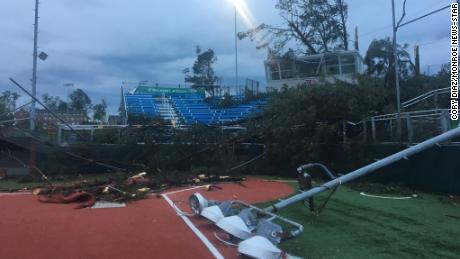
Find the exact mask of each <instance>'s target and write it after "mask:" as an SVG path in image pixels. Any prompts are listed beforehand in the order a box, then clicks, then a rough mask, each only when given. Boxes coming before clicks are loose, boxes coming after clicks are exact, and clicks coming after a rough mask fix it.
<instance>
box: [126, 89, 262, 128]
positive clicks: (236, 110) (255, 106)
mask: <svg viewBox="0 0 460 259" xmlns="http://www.w3.org/2000/svg"><path fill="white" fill-rule="evenodd" d="M144 89H145V87H144ZM180 90H181V91H178V90H177V91H174V90H171V89H170V90H169V93H164V91H163V92H162V93H161V95H159V94H158V93H155V91H156V90H149V93H142V92H139V91H133V92H131V93H125V94H124V100H125V107H126V111H127V113H128V116H129V115H130V114H133V115H141V114H143V115H145V116H147V117H149V118H154V117H160V116H161V114H160V111H159V107H158V106H159V105H158V104H157V103H156V101H157V100H158V98H163V100H165V99H166V100H167V101H168V102H169V103H170V104H171V107H172V108H173V109H174V111H175V113H176V114H177V117H179V118H180V120H181V124H185V125H192V124H205V125H212V124H222V123H226V122H232V121H238V120H241V119H244V118H247V117H248V116H250V115H251V114H254V113H256V112H260V111H261V110H262V107H263V106H264V105H265V103H266V101H265V100H257V101H251V102H248V103H244V104H240V105H235V106H232V107H228V108H218V107H215V106H214V105H211V104H210V103H208V102H206V101H205V98H204V94H202V93H199V92H192V91H184V89H180Z"/></svg>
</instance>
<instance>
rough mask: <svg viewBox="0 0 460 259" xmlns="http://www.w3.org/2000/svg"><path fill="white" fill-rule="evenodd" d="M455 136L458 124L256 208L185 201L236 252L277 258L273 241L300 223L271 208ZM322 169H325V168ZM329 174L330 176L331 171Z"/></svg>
mask: <svg viewBox="0 0 460 259" xmlns="http://www.w3.org/2000/svg"><path fill="white" fill-rule="evenodd" d="M458 136H460V127H458V128H456V129H453V130H450V131H448V132H445V133H443V134H441V135H438V136H436V137H433V138H431V139H428V140H426V141H424V142H422V143H419V144H417V145H415V146H412V147H409V148H407V149H404V150H402V151H400V152H398V153H395V154H393V155H390V156H388V157H386V158H383V159H381V160H378V161H376V162H374V163H372V164H369V165H367V166H364V167H361V168H359V169H357V170H355V171H353V172H350V173H348V174H345V175H343V176H341V177H337V178H333V180H331V181H329V182H326V183H325V184H323V185H321V186H318V187H315V188H312V189H310V190H308V191H305V192H302V193H300V194H297V195H294V196H292V197H290V198H288V199H286V200H283V201H280V202H278V203H275V204H273V205H271V206H269V207H267V208H265V209H260V208H257V207H255V206H252V205H250V204H247V203H245V202H242V201H224V202H218V201H208V200H206V199H205V198H204V197H203V196H201V194H199V193H195V194H193V195H192V196H191V197H190V199H189V205H190V207H191V209H192V211H193V212H194V213H195V214H196V215H201V216H203V217H205V218H207V219H209V220H211V221H212V222H214V223H216V225H217V226H218V227H219V228H221V229H223V230H224V231H225V232H226V233H228V234H230V235H231V236H233V237H237V238H238V239H240V240H242V241H241V242H239V244H238V252H240V253H242V254H245V255H247V256H250V257H253V258H281V257H282V256H285V254H284V253H283V252H282V251H281V250H280V249H278V248H277V247H276V245H277V244H278V243H280V242H281V240H282V239H287V238H293V237H296V236H298V235H300V234H301V233H302V232H303V226H302V225H301V224H299V223H296V222H294V221H291V220H289V219H286V218H283V217H281V216H278V215H276V214H273V212H276V211H278V210H280V209H282V208H285V207H287V206H289V205H292V204H294V203H297V202H301V201H304V200H305V199H307V198H310V197H313V196H315V195H317V194H319V193H322V192H325V191H328V190H334V189H335V188H337V187H338V186H340V185H342V184H345V183H348V182H350V181H353V180H355V179H357V178H359V177H361V176H364V175H367V174H369V173H372V172H374V171H376V170H378V169H380V168H383V167H385V166H388V165H390V164H393V163H395V162H398V161H399V160H401V159H408V158H409V157H410V156H412V155H414V154H417V153H419V152H422V151H424V150H427V149H429V148H431V147H433V146H440V143H442V142H446V141H448V140H451V139H453V138H455V137H458ZM318 165H319V164H307V165H303V166H301V167H299V169H298V171H299V173H300V172H302V171H303V170H304V169H308V168H311V167H313V166H318ZM319 166H321V165H319ZM321 167H323V166H321ZM323 169H324V168H323ZM324 170H325V171H327V172H328V170H327V168H326V169H324ZM329 173H330V172H328V174H329ZM330 175H331V176H333V175H332V174H330ZM235 207H236V208H235ZM274 220H278V221H280V222H282V223H284V225H289V226H291V227H293V228H294V229H293V230H290V231H283V229H282V227H281V226H280V225H278V224H276V223H274V222H273V221H274Z"/></svg>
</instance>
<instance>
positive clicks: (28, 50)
mask: <svg viewBox="0 0 460 259" xmlns="http://www.w3.org/2000/svg"><path fill="white" fill-rule="evenodd" d="M276 2H277V0H247V4H248V6H249V9H250V10H251V11H252V16H253V17H254V19H255V23H256V24H259V23H267V24H273V25H282V21H281V20H280V18H279V16H278V12H277V10H276V9H275V8H274V6H275V3H276ZM347 2H348V4H349V19H348V27H349V33H350V36H351V37H350V38H351V39H352V38H353V31H354V27H355V26H358V27H359V32H360V35H361V36H360V46H361V53H362V54H363V55H364V54H365V51H366V49H367V47H368V45H369V43H370V42H371V40H372V39H374V38H383V37H387V36H391V2H390V1H388V0H373V1H362V0H361V1H358V0H348V1H347ZM400 2H402V1H396V3H397V4H398V5H397V11H398V16H399V14H400V13H401V6H400V4H401V3H400ZM449 3H450V1H448V0H443V1H416V0H409V1H408V6H407V7H408V8H407V17H408V18H413V17H417V16H418V15H421V14H424V13H426V12H428V11H430V10H434V9H436V8H438V7H441V6H443V5H446V4H449ZM33 5H34V0H22V1H17V0H4V1H2V8H0V46H1V48H0V91H3V90H13V89H14V87H13V86H12V85H11V84H10V83H9V81H8V78H9V77H15V78H16V79H17V80H18V81H20V82H22V83H23V84H24V85H30V78H31V74H32V73H31V67H32V39H33V35H32V32H33V31H32V29H33V27H32V24H33V11H32V9H33ZM40 11H41V13H40V34H39V48H40V50H41V51H46V52H47V53H48V54H49V58H48V60H46V61H45V62H42V61H40V62H39V70H38V72H39V80H38V93H39V94H42V93H50V94H52V95H59V96H61V97H63V98H65V96H66V93H67V89H65V88H64V87H63V86H62V85H63V84H65V83H73V84H74V85H75V87H76V88H77V87H78V88H82V89H84V90H85V91H86V92H88V93H89V94H90V95H91V98H92V99H93V101H95V102H98V101H99V100H100V99H102V98H104V99H106V100H107V101H108V103H109V105H110V111H111V112H116V109H117V105H118V103H119V100H120V96H119V91H120V86H121V85H122V83H123V82H138V81H140V80H151V81H153V82H158V83H168V84H179V83H183V76H184V75H183V74H182V73H181V71H182V70H183V69H184V68H185V67H191V66H192V64H193V61H194V58H195V46H196V45H200V46H201V47H202V48H203V49H207V48H213V49H214V50H215V53H216V55H217V57H218V62H217V64H216V67H215V70H216V74H217V75H219V76H221V77H223V79H224V82H225V83H226V84H234V83H235V81H234V49H233V47H234V46H233V35H234V34H233V8H232V7H231V6H230V5H229V4H228V3H227V1H226V0H187V1H183V0H155V1H152V0H136V1H125V0H111V1H106V0H92V1H87V0H42V1H41V5H40ZM238 26H239V30H245V29H249V27H248V25H246V24H244V23H243V22H242V21H241V19H239V22H238ZM398 37H399V39H400V42H402V43H409V44H412V45H413V44H421V50H422V57H423V58H422V66H425V67H426V66H427V65H431V64H438V63H442V62H444V60H446V61H447V60H448V58H449V52H448V45H447V44H445V42H447V39H448V37H449V17H448V11H447V10H446V11H444V12H442V13H440V14H436V15H433V16H431V17H429V18H427V19H425V20H422V21H420V22H417V23H414V24H413V25H410V26H407V27H406V28H403V29H401V30H400V31H399V32H398ZM433 42H434V43H433ZM238 44H239V70H240V78H241V79H240V83H243V82H244V78H252V79H256V80H260V81H261V82H262V83H263V84H264V83H265V79H264V78H265V71H264V68H263V61H264V58H265V55H266V51H265V50H258V51H257V50H256V49H255V45H254V43H252V42H249V41H239V42H238ZM424 44H428V45H424ZM433 67H435V66H433Z"/></svg>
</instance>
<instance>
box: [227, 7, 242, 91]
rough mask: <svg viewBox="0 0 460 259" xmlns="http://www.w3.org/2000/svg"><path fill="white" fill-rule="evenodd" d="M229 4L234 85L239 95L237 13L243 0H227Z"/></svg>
mask: <svg viewBox="0 0 460 259" xmlns="http://www.w3.org/2000/svg"><path fill="white" fill-rule="evenodd" d="M228 1H229V2H230V4H231V5H233V10H234V11H235V27H234V28H235V31H234V33H235V86H236V92H237V95H240V86H239V78H238V31H237V13H238V12H239V11H241V6H242V5H243V3H242V2H243V1H244V0H228Z"/></svg>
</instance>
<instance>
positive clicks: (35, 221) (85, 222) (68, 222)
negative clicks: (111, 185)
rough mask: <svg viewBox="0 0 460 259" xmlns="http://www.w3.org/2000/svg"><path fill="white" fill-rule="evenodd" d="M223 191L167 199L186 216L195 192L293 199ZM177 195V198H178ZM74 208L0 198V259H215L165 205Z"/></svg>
mask: <svg viewBox="0 0 460 259" xmlns="http://www.w3.org/2000/svg"><path fill="white" fill-rule="evenodd" d="M220 186H221V187H222V190H216V191H209V192H208V191H205V190H204V189H202V188H199V189H193V190H186V189H188V188H182V189H176V190H172V191H169V192H168V193H166V196H167V197H168V198H169V199H170V200H172V201H174V203H175V204H176V205H177V206H178V207H180V208H181V209H184V210H186V211H188V208H187V206H186V204H185V203H186V201H187V199H188V196H189V195H190V194H192V193H193V192H196V191H198V192H200V193H202V194H203V195H204V196H205V197H208V198H213V199H222V200H223V199H234V198H237V199H240V200H244V201H248V202H263V201H269V200H274V199H278V198H282V197H285V196H287V195H289V194H291V193H292V191H293V190H292V188H291V187H290V186H289V185H287V184H286V183H280V182H267V181H263V180H259V179H248V180H247V181H245V182H244V185H239V184H222V185H220ZM174 191H178V192H174ZM74 206H75V205H74V204H43V203H39V202H38V201H37V197H36V196H33V195H31V194H19V195H2V194H0V258H2V259H3V258H5V259H9V258H25V259H27V258H34V259H40V258H215V257H216V256H215V255H213V254H212V253H211V252H210V249H209V245H208V246H207V245H205V243H204V242H203V240H202V239H200V238H199V237H198V235H197V232H196V231H195V232H194V231H192V228H191V227H190V226H189V225H187V224H186V223H185V222H184V220H183V219H181V217H179V216H178V215H177V214H176V212H175V210H174V209H173V208H172V207H171V206H170V205H169V204H168V202H167V201H166V199H158V198H154V197H151V198H149V199H145V200H141V201H137V202H134V203H130V204H128V206H127V207H125V208H110V209H83V210H75V209H73V207H74ZM190 221H191V224H192V225H193V226H194V227H195V228H196V230H198V232H200V233H202V235H203V236H204V237H205V239H206V238H207V240H208V241H209V243H210V244H211V246H213V247H215V248H216V249H217V250H218V253H220V254H221V255H222V256H223V257H225V258H236V257H237V253H236V249H235V248H234V247H228V246H225V245H223V244H221V243H220V242H219V241H217V240H216V238H215V237H214V232H215V231H218V230H217V229H216V227H215V226H213V225H211V224H210V223H209V222H207V221H206V220H204V219H200V218H191V219H190Z"/></svg>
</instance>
